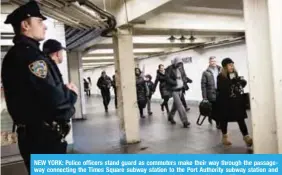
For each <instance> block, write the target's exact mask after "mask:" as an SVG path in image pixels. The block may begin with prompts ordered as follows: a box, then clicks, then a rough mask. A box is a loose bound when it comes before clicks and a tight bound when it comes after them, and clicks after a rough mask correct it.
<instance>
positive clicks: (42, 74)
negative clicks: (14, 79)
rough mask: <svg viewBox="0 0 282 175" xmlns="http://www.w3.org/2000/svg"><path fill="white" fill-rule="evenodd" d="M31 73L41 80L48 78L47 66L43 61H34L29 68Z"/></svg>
mask: <svg viewBox="0 0 282 175" xmlns="http://www.w3.org/2000/svg"><path fill="white" fill-rule="evenodd" d="M28 67H29V69H30V71H31V72H32V73H33V74H34V75H36V76H37V77H39V78H46V76H47V64H46V63H45V61H43V60H39V61H34V62H33V63H31V64H30V65H29V66H28Z"/></svg>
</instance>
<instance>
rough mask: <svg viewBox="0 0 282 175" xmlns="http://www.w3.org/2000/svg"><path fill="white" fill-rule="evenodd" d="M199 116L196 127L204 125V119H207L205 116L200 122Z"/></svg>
mask: <svg viewBox="0 0 282 175" xmlns="http://www.w3.org/2000/svg"><path fill="white" fill-rule="evenodd" d="M201 116H202V115H201V114H200V115H199V117H198V120H197V125H199V126H201V125H202V124H203V123H204V121H205V119H206V118H207V116H204V117H203V119H202V120H201V121H200V119H201Z"/></svg>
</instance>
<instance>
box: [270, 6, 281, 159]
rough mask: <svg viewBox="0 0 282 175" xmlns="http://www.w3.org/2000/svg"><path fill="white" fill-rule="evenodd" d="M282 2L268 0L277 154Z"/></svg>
mask: <svg viewBox="0 0 282 175" xmlns="http://www.w3.org/2000/svg"><path fill="white" fill-rule="evenodd" d="M281 7H282V1H281V0H268V9H269V10H268V13H269V27H270V42H271V52H272V59H271V61H272V69H273V78H274V86H273V87H274V98H275V99H274V100H275V116H276V126H277V141H278V153H280V154H281V153H282V72H281V65H282V59H281V56H282V10H281Z"/></svg>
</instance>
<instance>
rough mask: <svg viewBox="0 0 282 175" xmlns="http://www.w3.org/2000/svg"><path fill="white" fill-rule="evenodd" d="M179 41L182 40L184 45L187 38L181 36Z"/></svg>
mask: <svg viewBox="0 0 282 175" xmlns="http://www.w3.org/2000/svg"><path fill="white" fill-rule="evenodd" d="M179 40H180V42H182V43H184V42H185V40H187V38H186V37H185V36H183V35H182V36H181V37H180V38H179Z"/></svg>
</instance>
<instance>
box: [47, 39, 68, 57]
mask: <svg viewBox="0 0 282 175" xmlns="http://www.w3.org/2000/svg"><path fill="white" fill-rule="evenodd" d="M62 49H64V50H66V48H65V47H63V46H62V44H61V43H60V42H59V41H57V40H54V39H48V40H47V41H45V42H44V44H43V52H44V53H46V54H50V53H54V52H57V51H60V50H62Z"/></svg>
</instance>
